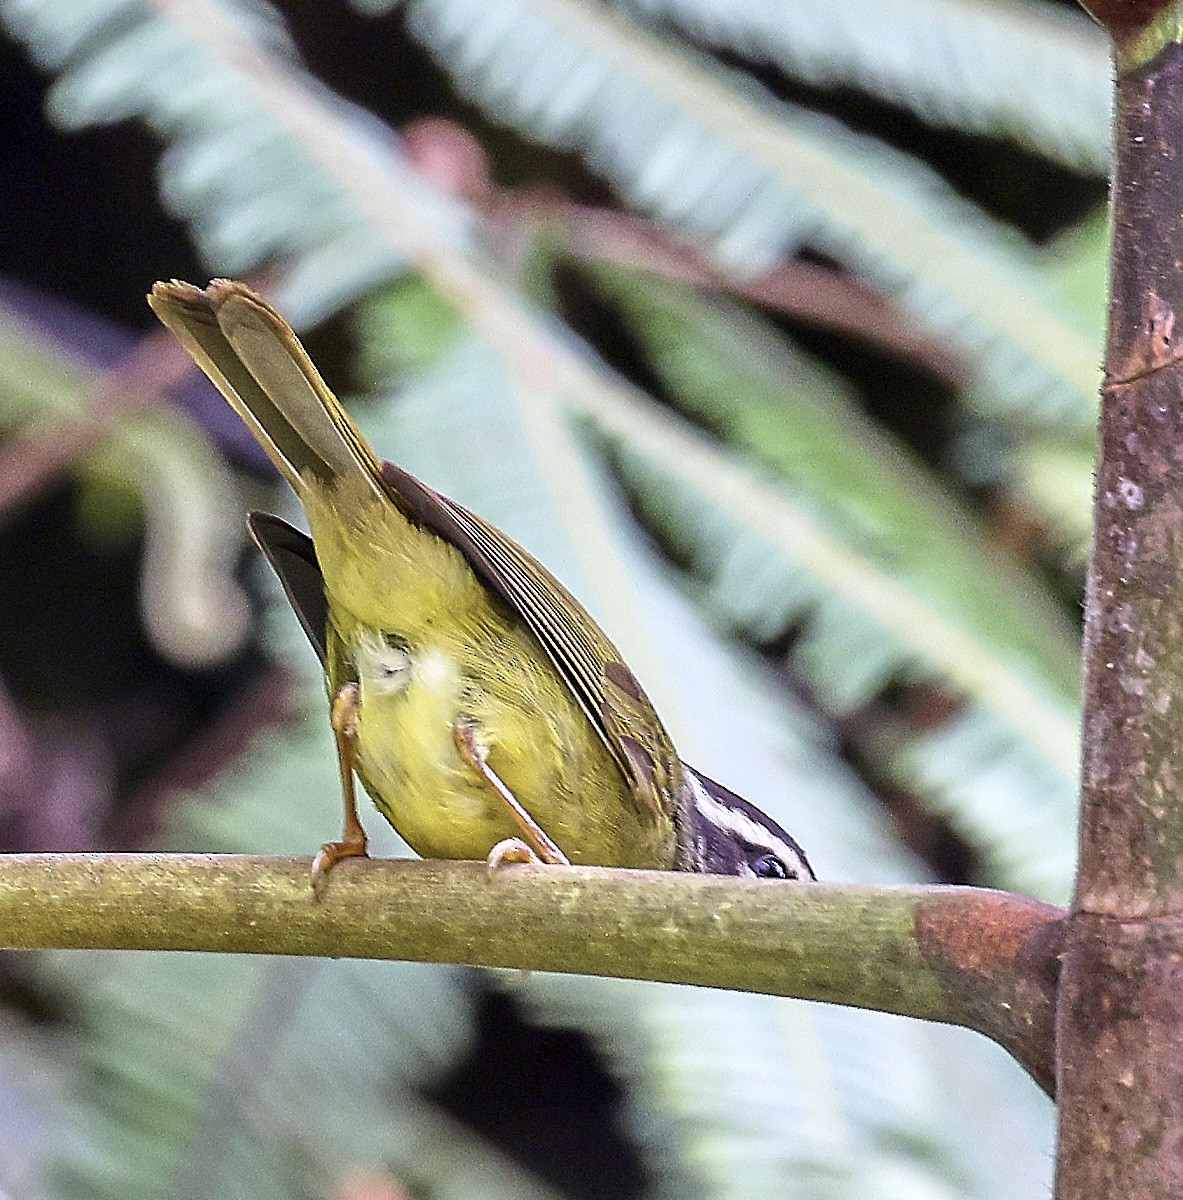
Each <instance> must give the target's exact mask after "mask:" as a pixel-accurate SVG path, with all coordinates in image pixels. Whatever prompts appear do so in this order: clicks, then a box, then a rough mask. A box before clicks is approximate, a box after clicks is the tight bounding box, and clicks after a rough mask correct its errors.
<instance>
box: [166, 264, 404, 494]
mask: <svg viewBox="0 0 1183 1200" xmlns="http://www.w3.org/2000/svg"><path fill="white" fill-rule="evenodd" d="M148 303H149V304H150V305H151V306H152V310H153V312H155V313H156V315H157V316H158V317H159V318H160V319H161V321H163V322H164V324H165V325H167V326H168V328H169V329H171V330H172V331H173V333H174V334H176V336H177V337H178V338H179V339H180V340H181V342H182V343H183V345H184V346H185V348H186V349H187V350H188V351H189V353H190V354H191V355H192V356H193V357H194V359H196V361H197V363H198V365H199V366H200V367H201V368H202V369H203V370H204V371H205V372H206V374H207V375H208V376H209V377H210V379H212V380H213V382H214V384H215V385H216V386H217V388H218V390H219V391H220V392H221V393H222V395H223V396H225V397H226V400H227V401H228V402H229V404H230V406H231V407H232V408H233V409H234V411H235V412H237V413H238V415H239V416H240V417H241V418H242V419H243V421H245V422H246V424H247V426H248V427H249V428H250V430H251V432H252V433H254V434H255V436H256V437H257V438H258V439H259V442H260V444H261V445H262V446H263V448H264V449H265V450H266V451H267V454H268V455H269V457H270V458H271V461H272V462H273V463H274V464H275V466H276V468H277V470H278V471H279V473H280V474H281V475H282V476H283V477H284V478H285V479H286V480H287V481H288V483H290V484H291V486H292V487H293V488H294V489H295V491H296V494H297V495H299V496H303V495H304V493H305V491H306V488H307V484H306V482H305V480H306V478H307V476H308V474H309V473H311V474H312V475H314V476H316V478H317V479H318V480H319V481H320V482H322V483H325V484H332V483H333V482H334V481H335V480H336V479H338V478H341V477H348V476H356V475H357V473H358V472H359V471H360V472H361V474H362V475H363V476H364V477H365V478H366V479H367V480H368V481H369V484H370V487H371V488H372V489H373V490H374V492H375V493H377V494H380V495H384V496H388V495H389V493H388V490H387V489H386V488H385V486H384V485H383V483H382V468H381V463H380V462H379V461H378V459H377V458H376V457H375V455H374V453H373V451H372V450H371V449H370V447H369V446H368V445H367V444H366V442H365V440H364V439H363V438H362V436H361V434H360V433H359V432H358V429H357V427H356V426H355V425H354V424H353V421H352V420H351V419H350V417H349V414H348V413H347V412H346V411H345V409H344V408H343V407H342V406H341V403H340V401H339V400H338V399H337V398H336V396H334V395H333V393H332V392H331V391H330V390H329V388H328V385H327V384H326V383H325V382H324V380H323V379H322V378H321V377H320V373H319V372H318V371H317V369H316V367H314V366H313V365H312V361H311V360H310V359H309V357H308V355H307V354H306V353H305V351H304V347H303V346H301V345H300V342H299V340H298V339H297V337H296V335H295V334H294V333H293V332H292V330H291V328H290V326H289V325H288V323H287V322H286V321H285V320H284V319H283V318H282V317H281V316H280V315H279V314H278V313H277V312H276V311H275V310H274V309H273V308H271V307H270V305H268V304H267V303H266V302H265V301H264V300H262V299H261V298H260V297H259V296H257V295H256V294H255V293H254V292H251V291H250V290H249V289H248V288H246V287H245V286H244V285H242V284H240V283H235V282H234V281H232V280H226V279H215V280H214V281H213V282H212V283H211V284H210V285H209V287H208V288H205V289H202V288H197V287H194V286H193V285H192V284H188V283H181V282H179V281H177V280H173V281H172V282H171V283H157V284H155V285H154V286H153V288H152V291H151V293H150V294H149V296H148Z"/></svg>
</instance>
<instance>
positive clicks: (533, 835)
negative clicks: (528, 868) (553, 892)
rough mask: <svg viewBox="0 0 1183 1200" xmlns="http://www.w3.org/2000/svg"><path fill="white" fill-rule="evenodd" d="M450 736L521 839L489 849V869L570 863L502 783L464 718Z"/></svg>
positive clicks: (509, 840) (501, 843)
mask: <svg viewBox="0 0 1183 1200" xmlns="http://www.w3.org/2000/svg"><path fill="white" fill-rule="evenodd" d="M452 737H453V739H454V740H455V742H456V749H457V750H458V751H459V752H460V757H461V758H462V759H464V761H465V762H466V763H468V765H469V766H470V767H472V769H473V770H474V771H476V773H477V774H478V775H479V776H480V778H481V782H482V783H484V785H485V786H486V787H487V788H488V789H489V790H490V791H491V792H492V793H493V794H494V795H495V796H496V797H497V799H498V800H500V801H501V803H502V804H504V805H505V807H506V808H507V809H508V810H509V815H510V816H511V817H512V818H513V819H514V822H515V823H516V824H517V826H518V828H519V829H521V831H522V833H523V834H524V835H525V836H524V838H516V837H514V838H506V839H505V840H504V841H500V842H498V843H497V845H496V846H494V847H493V849H492V850H490V851H489V858H488V863H489V869H490V870H491V871H492V870H495V869H496V868H497V867H499V866H500V865H501V864H502V863H505V862H533V863H551V864H553V865H556V866H563V867H567V866H570V865H571V862H570V859H568V858H567V856H566V855H565V854H564V853H563V852H562V851H561V850H560V849H559V848H558V846H556V845H555V843H554V842H552V841H551V839H550V838H549V837H548V836H547V834H546V831H545V830H544V829H543V828H542V826H541V825H539V824H538V822H537V821H535V820H534V818H533V817H532V816H530V814H529V813H528V812H527V811H526V810H525V808H524V807H523V806H522V804H521V802H520V801H519V800H518V798H517V797H516V796H515V795H514V794H513V792H511V791H510V790H509V788H507V787H506V786H505V784H504V783H503V782H502V780H501V778H500V776H499V775H498V774H497V772H496V771H494V770H493V768H492V767H490V766H489V762H488V759H487V756H486V754H485V751H484V750H483V749H482V747H481V746H479V745H478V744H477V740H476V734H475V732H474V731H473V727H472V725H471V724H470V723H469V722H467V721H457V722H456V724H455V725H453V726H452Z"/></svg>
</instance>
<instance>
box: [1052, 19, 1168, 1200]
mask: <svg viewBox="0 0 1183 1200" xmlns="http://www.w3.org/2000/svg"><path fill="white" fill-rule="evenodd" d="M1125 11H1126V15H1127V16H1128V13H1129V6H1128V5H1127V6H1126V10H1125ZM1143 11H1144V10H1143ZM1152 32H1153V31H1152ZM1170 36H1171V35H1170V33H1169V32H1168V33H1167V34H1166V36H1164V37H1162V38H1160V40H1159V41H1158V43H1157V48H1156V49H1155V50H1154V51H1150V50H1147V49H1146V47H1145V43H1146V40H1147V39H1146V36H1145V31H1144V33H1143V36H1142V41H1141V42H1139V43H1138V47H1137V49H1135V46H1134V43H1132V42H1130V41H1128V40H1127V41H1126V42H1125V49H1124V52H1123V54H1122V55H1119V70H1120V74H1119V79H1118V101H1117V113H1116V122H1117V125H1116V145H1115V154H1116V164H1115V176H1114V183H1113V224H1114V230H1113V256H1112V284H1111V286H1112V302H1111V306H1110V325H1109V344H1108V350H1107V353H1106V360H1105V385H1104V389H1103V393H1102V411H1101V438H1100V450H1099V458H1098V466H1097V491H1096V529H1095V534H1094V544H1093V556H1092V563H1091V566H1090V571H1089V580H1088V596H1087V607H1086V614H1085V717H1084V747H1085V749H1084V772H1083V789H1084V791H1083V808H1082V826H1081V862H1080V871H1079V875H1078V878H1077V889H1076V896H1075V900H1074V905H1073V913H1072V916H1071V918H1070V920H1069V922H1068V933H1067V938H1066V942H1065V951H1064V962H1063V973H1062V976H1061V991H1060V998H1059V1006H1058V1017H1057V1058H1058V1075H1059V1079H1058V1097H1059V1102H1060V1148H1059V1162H1058V1168H1057V1178H1056V1196H1057V1197H1058V1200H1086V1198H1087V1200H1110V1198H1112V1200H1117V1198H1119V1197H1120V1198H1121V1200H1131V1198H1134V1197H1136V1198H1137V1200H1148V1198H1150V1197H1166V1196H1180V1195H1183V920H1181V919H1180V916H1179V914H1180V913H1181V912H1183V803H1181V799H1183V798H1181V797H1180V795H1179V789H1180V785H1181V784H1183V755H1181V749H1183V394H1181V392H1183V321H1181V322H1180V324H1179V328H1178V329H1176V314H1179V313H1183V47H1181V46H1180V45H1179V44H1178V43H1177V42H1175V41H1170V40H1167V38H1168V37H1170ZM1175 36H1177V35H1175ZM1151 54H1152V55H1153V56H1152V57H1150V55H1151Z"/></svg>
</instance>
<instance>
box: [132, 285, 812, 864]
mask: <svg viewBox="0 0 1183 1200" xmlns="http://www.w3.org/2000/svg"><path fill="white" fill-rule="evenodd" d="M148 302H149V304H150V305H151V306H152V309H153V311H154V312H155V313H156V315H157V316H158V317H159V318H160V319H161V320H162V321H163V322H164V324H165V325H167V326H168V327H169V329H171V330H172V331H173V333H175V334H176V335H177V337H178V338H179V339H180V340H181V342H182V343H183V345H184V346H185V348H186V349H187V350H188V351H189V353H190V354H191V355H192V356H193V358H194V359H195V360H196V362H197V364H198V365H199V366H200V367H201V368H202V370H203V371H205V373H206V374H207V375H208V376H209V377H210V379H211V380H212V381H213V382H214V384H215V385H216V386H217V388H218V389H219V391H221V393H222V395H223V396H225V398H226V399H227V401H229V403H230V405H231V406H232V407H233V408H234V410H235V411H236V412H237V413H238V414H239V416H240V417H241V418H242V419H243V421H245V422H246V424H247V426H248V428H249V429H250V430H251V432H252V433H253V434H254V435H255V437H256V438H257V439H258V440H259V442H260V444H261V445H262V446H263V448H264V450H266V451H267V453H268V455H269V456H270V458H271V460H272V462H273V463H274V464H275V466H276V468H277V469H278V470H279V472H280V474H281V475H282V476H283V477H284V478H285V479H286V480H287V481H288V483H289V484H291V486H292V488H293V489H294V490H295V492H296V495H297V496H298V497H299V499H300V503H301V504H302V505H303V507H304V512H305V514H306V515H307V519H308V526H309V529H310V531H311V534H312V536H311V539H309V538H308V537H306V536H305V535H304V534H302V533H300V532H299V531H298V530H296V529H294V528H293V527H292V526H290V525H288V524H287V523H286V522H283V521H281V520H279V518H278V517H273V516H268V515H266V514H261V513H253V514H251V516H250V517H249V519H248V523H249V527H250V530H251V533H252V535H253V536H254V538H255V540H256V542H257V543H258V545H259V547H260V548H261V549H262V551H263V553H264V554H265V555H266V556H267V559H268V561H269V562H270V563H271V565H272V567H273V568H274V569H275V571H276V573H277V574H278V575H279V578H280V580H281V582H282V583H283V586H284V589H285V591H286V593H287V595H288V598H289V600H290V601H291V603H292V606H293V607H294V609H295V611H296V614H297V616H298V617H299V619H300V621H301V624H302V625H303V627H304V630H305V632H306V633H307V634H308V637H309V639H310V641H311V642H312V645H313V646H314V648H315V649H316V652H317V654H318V655H319V656H320V659H321V662H322V664H323V666H324V671H325V676H326V680H327V687H328V693H329V698H330V704H331V718H332V725H333V729H334V732H335V734H336V738H337V746H338V754H339V758H340V765H341V775H342V783H343V789H344V795H345V828H344V832H343V835H342V838H341V840H340V841H337V842H330V843H328V844H326V845H325V846H324V847H322V849H321V852H320V853H319V854H318V855H317V858H316V860H315V862H314V865H313V883H314V885H319V884H320V883H322V882H323V879H324V877H325V873H326V872H327V870H328V869H329V868H330V867H331V866H332V865H333V864H334V863H335V862H336V861H338V860H339V859H341V858H345V857H349V856H353V855H364V854H365V853H366V836H365V833H364V831H363V829H362V826H361V823H360V821H359V820H358V817H357V811H356V804H355V798H354V791H353V777H354V773H355V772H356V774H357V776H358V777H359V778H360V779H361V781H362V783H363V784H364V785H365V788H366V791H367V792H369V794H370V796H371V797H372V798H373V800H374V803H375V804H376V805H377V807H378V809H379V811H380V812H381V813H382V815H383V816H384V817H386V819H387V820H388V821H389V822H390V823H391V825H393V826H394V828H395V829H396V830H398V832H399V833H400V834H401V835H402V837H403V838H404V840H405V841H406V842H407V843H408V844H409V845H410V846H411V847H412V848H413V849H414V850H415V851H417V852H418V853H419V854H421V855H423V856H424V857H426V858H477V859H480V858H487V859H488V861H489V862H490V864H491V865H496V864H497V863H498V862H501V861H502V860H505V859H513V860H531V861H539V860H541V861H543V862H548V863H568V862H573V863H586V864H596V865H600V866H614V867H648V868H661V869H670V870H682V871H704V872H714V873H718V874H728V875H750V876H753V877H757V878H772V879H794V880H812V879H813V878H814V875H813V871H812V869H811V868H810V866H809V863H808V861H807V860H806V858H805V855H804V853H803V852H802V850H801V848H800V847H799V846H798V845H797V843H796V842H795V841H794V840H793V839H792V838H791V837H790V836H789V835H788V834H787V833H785V832H784V830H783V829H781V828H780V827H779V826H778V825H777V824H776V823H775V822H774V821H772V820H771V819H770V818H769V817H767V816H766V815H765V814H764V813H762V812H761V811H760V810H759V809H757V808H756V807H755V806H754V805H751V804H749V803H748V802H747V801H745V800H743V799H741V798H740V797H739V796H736V795H735V794H734V793H732V792H730V791H728V790H727V789H726V788H724V787H722V786H721V785H719V784H717V783H715V782H714V781H712V780H710V779H707V778H706V776H704V775H702V774H700V773H699V772H698V771H695V770H694V769H693V768H692V767H690V766H688V765H687V764H685V763H683V762H682V761H681V760H680V759H679V757H678V755H677V753H676V752H675V750H674V747H673V744H672V742H671V740H670V737H669V735H668V733H667V732H666V730H665V727H664V726H663V725H662V723H661V719H660V718H659V717H658V715H657V713H656V712H655V711H654V709H653V706H652V705H651V704H650V702H649V700H648V698H647V697H646V695H645V693H644V691H643V690H642V688H641V685H640V684H639V683H638V682H637V680H636V678H635V676H634V675H633V674H632V672H631V671H630V670H629V668H628V667H627V666H626V665H625V664H624V662H623V661H622V660H621V657H620V654H619V652H618V651H617V650H616V648H615V647H614V646H613V645H612V643H611V642H610V641H609V640H608V638H607V637H606V636H605V635H604V633H603V632H602V631H601V630H600V628H599V626H598V625H596V623H595V622H594V621H593V620H592V618H591V617H590V616H589V615H588V613H587V612H586V611H585V610H584V608H583V607H582V606H581V605H580V604H579V602H578V601H577V600H576V599H575V598H574V597H573V596H572V595H571V594H570V593H569V592H568V591H567V590H566V589H565V588H564V587H563V585H562V584H561V583H559V581H558V580H557V579H555V578H554V576H553V575H551V574H550V572H548V571H547V570H546V568H545V567H543V566H542V565H541V564H540V563H539V562H538V561H537V560H536V559H535V558H533V557H532V556H531V555H530V554H528V553H527V552H526V551H525V550H523V549H522V548H521V547H520V546H518V545H517V544H516V543H515V542H513V541H511V540H510V539H509V538H508V537H506V535H505V534H503V533H502V532H501V531H500V530H498V529H496V528H494V527H493V526H492V525H490V524H488V523H487V522H485V521H483V520H481V518H480V517H477V516H475V515H474V514H472V513H470V512H468V511H467V510H466V509H464V508H462V507H461V506H460V505H459V504H456V503H455V502H454V501H452V500H449V499H448V498H447V497H446V496H442V495H440V494H439V493H437V492H434V491H432V490H431V488H429V487H427V486H426V485H425V484H423V483H420V482H419V480H417V479H415V478H414V477H413V476H412V475H409V474H407V472H406V471H403V470H401V469H400V468H399V467H396V466H394V465H393V464H391V463H384V462H382V461H380V460H379V459H378V457H377V456H376V455H375V454H374V452H373V450H372V449H371V448H370V446H369V445H368V444H367V442H366V441H365V439H364V438H363V437H362V436H361V434H360V433H359V432H358V430H357V427H356V426H355V425H354V423H353V421H352V420H351V419H350V417H349V415H348V413H346V411H345V409H344V408H343V407H342V406H341V404H340V402H339V401H338V400H337V398H336V397H335V396H334V395H333V393H332V392H331V391H330V390H329V389H328V387H327V386H326V384H325V383H324V381H323V380H322V379H321V377H320V375H319V373H318V372H317V370H316V368H315V367H314V366H313V364H312V362H311V360H310V359H309V358H308V355H307V354H306V353H305V351H304V348H303V346H301V345H300V342H299V340H298V339H297V338H296V336H295V334H294V333H293V332H292V330H291V328H290V327H289V326H288V324H287V322H285V321H284V320H283V318H282V317H281V316H280V315H279V314H278V313H277V312H276V311H275V310H274V309H273V308H271V306H270V305H269V304H268V303H267V302H266V301H265V300H263V299H262V297H260V296H258V295H257V294H256V293H254V292H253V291H251V289H250V288H248V287H247V286H246V285H245V284H242V283H237V282H234V281H232V280H224V279H220V280H214V281H213V282H212V283H211V284H210V285H209V287H207V288H205V289H201V288H197V287H194V286H193V285H192V284H187V283H181V282H178V281H175V280H174V281H173V282H171V283H158V284H156V285H155V286H154V287H153V289H152V292H151V294H150V295H149V297H148Z"/></svg>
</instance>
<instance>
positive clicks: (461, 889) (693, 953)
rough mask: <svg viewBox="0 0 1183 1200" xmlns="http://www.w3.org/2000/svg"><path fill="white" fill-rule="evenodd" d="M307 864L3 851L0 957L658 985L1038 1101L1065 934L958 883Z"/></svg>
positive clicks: (1020, 904) (1037, 907)
mask: <svg viewBox="0 0 1183 1200" xmlns="http://www.w3.org/2000/svg"><path fill="white" fill-rule="evenodd" d="M308 871H309V860H307V859H302V858H301V859H289V858H284V859H260V858H248V857H239V856H228V855H226V856H209V855H150V854H144V855H130V854H125V855H9V856H6V857H4V858H3V859H0V946H5V947H9V948H14V949H34V948H46V947H62V948H67V949H68V948H98V949H141V950H153V949H154V950H208V951H228V952H231V951H232V952H238V953H251V954H254V953H270V954H314V955H325V956H332V957H354V958H399V959H412V960H416V961H422V962H457V963H466V964H470V965H473V966H488V967H516V968H521V969H525V970H534V971H559V972H574V973H579V974H590V975H613V976H622V977H630V978H637V979H655V980H657V979H660V980H667V981H669V982H672V983H690V984H699V985H703V986H707V987H724V988H734V989H737V990H740V991H757V992H764V993H767V994H769V995H777V996H796V997H800V998H803V999H807V1000H824V1001H829V1002H831V1003H836V1004H849V1005H853V1006H855V1007H859V1008H873V1009H878V1010H880V1011H883V1012H894V1013H901V1014H904V1015H906V1016H913V1017H923V1018H927V1019H929V1020H936V1021H946V1022H950V1023H952V1024H958V1025H966V1026H968V1027H970V1028H972V1029H977V1030H979V1031H980V1032H982V1033H984V1034H986V1035H987V1036H988V1037H991V1038H993V1039H994V1040H995V1041H998V1042H1000V1043H1001V1044H1002V1045H1003V1046H1005V1047H1006V1048H1007V1049H1008V1050H1009V1051H1010V1052H1011V1053H1012V1054H1013V1055H1014V1056H1015V1057H1016V1058H1017V1059H1018V1060H1019V1061H1020V1062H1021V1063H1022V1064H1023V1065H1024V1066H1025V1067H1026V1068H1027V1070H1028V1071H1029V1072H1030V1073H1031V1074H1032V1075H1033V1076H1034V1077H1035V1078H1036V1080H1038V1081H1039V1082H1040V1084H1041V1085H1042V1086H1043V1087H1044V1088H1046V1089H1050V1087H1051V1078H1052V1058H1053V1054H1052V1016H1053V1005H1054V995H1055V984H1056V963H1057V953H1058V938H1059V929H1060V921H1061V918H1062V917H1063V912H1062V910H1060V909H1057V908H1053V907H1052V906H1050V905H1045V904H1040V903H1037V902H1036V901H1033V900H1026V899H1023V898H1021V897H1016V896H1010V895H1007V894H1005V893H1001V892H989V891H983V890H978V889H973V888H940V887H930V888H921V887H916V888H869V887H839V886H826V885H821V884H818V885H809V886H801V885H796V884H793V885H787V884H786V885H784V886H778V885H768V884H764V883H758V882H755V881H751V880H738V879H729V878H724V877H722V876H703V875H683V874H677V873H674V872H647V871H608V870H602V869H598V868H590V867H544V868H535V867H518V866H514V867H506V868H503V869H501V870H499V871H497V872H496V873H495V874H494V875H493V876H492V877H490V876H489V873H488V871H487V869H486V868H485V866H484V864H483V863H471V862H418V861H376V860H370V861H356V862H347V863H342V864H340V865H339V866H338V867H337V868H336V869H335V870H334V872H333V875H332V877H331V879H330V881H329V886H328V888H327V890H326V894H325V897H324V899H323V901H322V902H319V903H318V902H316V901H315V900H314V899H313V896H312V890H311V888H310V886H309V881H308Z"/></svg>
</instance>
